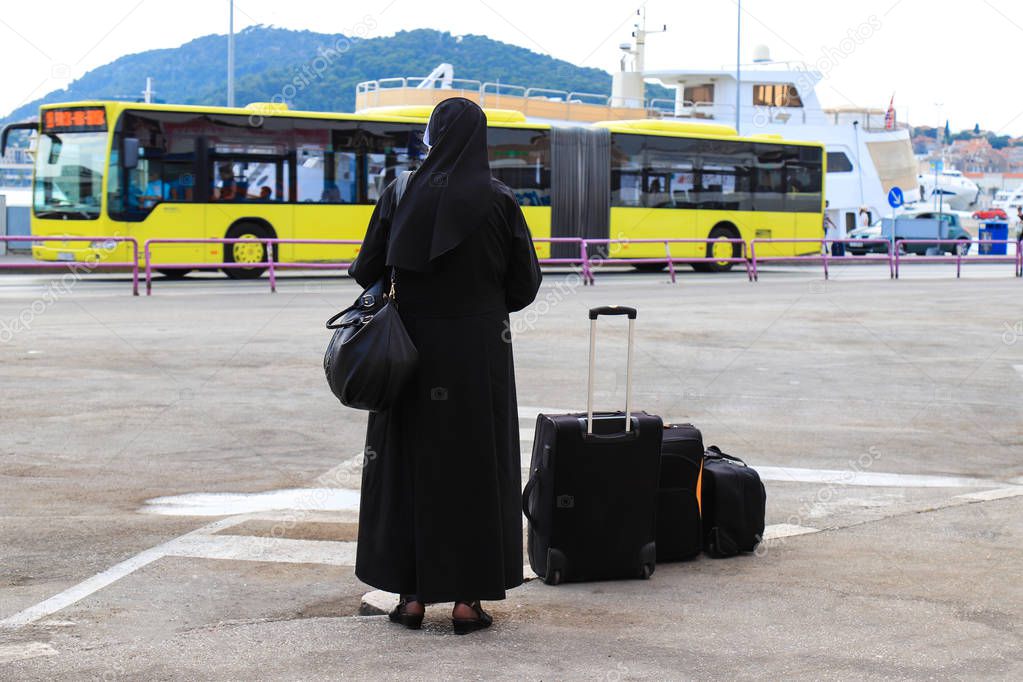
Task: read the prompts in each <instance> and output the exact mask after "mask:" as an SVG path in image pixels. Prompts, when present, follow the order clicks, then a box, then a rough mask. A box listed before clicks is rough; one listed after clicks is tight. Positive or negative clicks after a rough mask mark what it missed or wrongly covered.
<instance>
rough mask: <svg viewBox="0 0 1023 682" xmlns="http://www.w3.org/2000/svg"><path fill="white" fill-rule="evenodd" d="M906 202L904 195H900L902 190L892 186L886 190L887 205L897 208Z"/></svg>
mask: <svg viewBox="0 0 1023 682" xmlns="http://www.w3.org/2000/svg"><path fill="white" fill-rule="evenodd" d="M904 203H906V197H904V196H902V190H901V189H899V188H898V187H892V188H891V190H890V191H889V192H888V205H889V206H891V207H892V208H898V207H899V206H902V205H903V204H904Z"/></svg>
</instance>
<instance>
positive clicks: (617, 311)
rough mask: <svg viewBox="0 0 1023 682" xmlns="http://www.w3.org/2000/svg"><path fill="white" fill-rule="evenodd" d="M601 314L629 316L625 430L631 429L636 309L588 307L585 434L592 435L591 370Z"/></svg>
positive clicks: (594, 362)
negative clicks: (588, 329) (588, 348)
mask: <svg viewBox="0 0 1023 682" xmlns="http://www.w3.org/2000/svg"><path fill="white" fill-rule="evenodd" d="M601 315H627V316H628V317H629V355H628V360H627V361H626V365H625V417H626V419H625V432H626V433H628V432H629V431H631V430H632V418H631V417H632V346H633V336H634V330H635V328H636V309H635V308H630V307H628V306H624V305H604V306H598V307H596V308H590V372H589V378H588V380H587V385H586V435H587V436H592V435H593V371H594V367H595V366H596V364H597V318H598V317H600V316H601Z"/></svg>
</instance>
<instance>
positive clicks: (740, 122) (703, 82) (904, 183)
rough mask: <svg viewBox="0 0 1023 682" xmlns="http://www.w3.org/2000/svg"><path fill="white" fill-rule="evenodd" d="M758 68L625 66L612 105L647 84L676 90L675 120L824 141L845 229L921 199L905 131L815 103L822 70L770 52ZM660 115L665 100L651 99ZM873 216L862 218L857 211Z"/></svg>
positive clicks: (884, 120)
mask: <svg viewBox="0 0 1023 682" xmlns="http://www.w3.org/2000/svg"><path fill="white" fill-rule="evenodd" d="M642 34H643V31H642V30H641V29H639V28H638V27H637V30H636V32H635V33H634V43H633V45H632V46H631V47H630V49H626V45H624V44H623V45H622V50H623V51H625V52H626V54H627V55H632V56H633V59H632V62H633V64H636V63H638V64H639V65H640V66H641V65H642V49H643V44H642ZM754 55H755V60H754V63H753V64H749V65H741V66H740V68H739V73H738V80H737V78H736V76H737V74H736V69H735V67H734V66H730V67H727V68H724V67H722V68H720V69H703V70H700V69H667V70H665V69H652V70H642V69H640V70H639V73H640V74H641V76H642V79H640V78H639V77H638V76H637V70H635V69H629V68H628V64H627V62H628V60H627V59H623V60H622V70H621V71H620V72H619V73H616V74H614V81H613V85H612V102H613V103H621V102H626V101H628V100H630V99H634V98H635V97H636V95H637V94H638V93H639V91H640V88H641V87H642V82H643V81H655V82H658V83H661V84H662V85H665V86H667V87H670V88H674V89H675V98H674V101H672V102H671V103H670V104H671V108H670V111H668V112H667V113H668V114H669V115H671V116H674V117H678V118H687V119H694V120H707V121H709V122H711V121H712V122H715V123H728V124H731V125H732V126H734V127H735V128H736V129H737V130H738V131H739V133H740V134H742V135H757V134H764V133H767V134H777V135H781V136H782V137H784V138H788V139H794V140H813V141H819V142H823V143H824V144H825V147H826V150H827V171H828V172H827V187H826V192H827V199H828V203H829V208H828V214H829V216H830V217H831V219H832V220H833V221H834V222H835V224H844V226H845V227H846V228H847V229H848V230H852V229H854V228H855V227H856V226H857V225H860V224H862V223H863V222H867V220H868V219H869V222H873V220H875V219H876V218H877V217H879V216H881V215H886V214H887V213H888V212H889V211H890V210H891V209H890V208H889V207H888V192H889V190H891V189H892V188H893V187H899V188H900V189H901V190H902V191H903V195H904V197H905V201H906V202H907V203H911V202H914V201H918V200H919V199H920V190H919V183H918V182H917V177H916V176H917V162H916V159H915V157H914V156H913V147H912V144H911V142H910V134H909V128H908V126H907V125H905V124H902V123H898V122H897V121H896V120H895V115H894V111H892V112H891V113H890V117H889V115H886V114H888V112H887V110H885V109H868V108H859V107H852V106H846V107H839V108H832V109H825V108H824V107H823V106H822V105H821V103H820V100H819V99H818V97H817V91H816V85H817V83H819V82H820V80H821V78H822V76H821V74H820V72H818V71H815V70H813V69H810V68H808V67H807V66H806V65H804V64H799V63H791V62H775V61H772V60H771V57H770V54H769V52H768V50H767V48H766V47H763V46H758V47H757V48H756V49H755V50H754ZM651 104H653V105H654V108H655V109H663V108H664V107H665V104H664V103H663V102H658V101H652V102H651ZM862 208H865V209H866V210H867V212H868V213H869V216H868V217H867V218H864V217H863V216H861V215H860V209H862Z"/></svg>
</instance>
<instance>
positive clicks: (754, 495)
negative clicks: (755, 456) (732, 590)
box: [702, 445, 767, 557]
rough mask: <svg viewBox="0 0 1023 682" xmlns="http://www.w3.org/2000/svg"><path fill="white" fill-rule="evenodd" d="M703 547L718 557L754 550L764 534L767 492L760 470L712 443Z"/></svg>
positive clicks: (706, 473) (708, 456)
mask: <svg viewBox="0 0 1023 682" xmlns="http://www.w3.org/2000/svg"><path fill="white" fill-rule="evenodd" d="M702 496H703V548H704V549H705V550H706V551H707V554H710V555H711V556H715V557H730V556H735V555H736V554H741V553H742V552H752V551H753V550H755V549H756V548H757V545H758V544H760V541H761V540H762V539H763V538H764V515H765V511H766V507H767V493H766V492H765V491H764V484H763V482H762V481H761V480H760V474H758V473H757V472H756V470H755V469H753V467H751V466H749V465H748V464H746V462H744V461H742V460H741V459H739V458H738V457H733V456H732V455H726V454H725V453H723V452H721V450H720V449H719V448H717V447H716V446H714V445H712V446H710V447H709V448H708V449H707V453H706V457H705V459H704V463H703V490H702Z"/></svg>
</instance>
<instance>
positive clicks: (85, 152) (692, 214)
mask: <svg viewBox="0 0 1023 682" xmlns="http://www.w3.org/2000/svg"><path fill="white" fill-rule="evenodd" d="M429 113H430V107H422V106H419V107H394V108H389V109H387V110H378V111H367V112H362V113H359V114H337V113H316V112H299V111H289V110H288V109H287V108H286V107H283V106H280V105H260V104H254V105H250V106H249V107H246V108H233V109H232V108H225V107H197V106H178V105H162V104H142V103H129V102H101V101H96V102H76V103H69V104H59V105H48V106H44V107H42V109H41V110H40V120H39V122H38V125H37V127H36V132H37V135H38V137H37V141H36V144H35V152H34V153H35V168H34V174H33V176H34V177H33V207H32V208H33V211H32V233H33V234H34V235H38V236H66V237H68V240H67V241H66V242H52V241H50V242H40V243H38V244H36V245H34V246H33V255H34V256H35V258H37V259H39V260H50V261H53V260H68V261H95V260H97V259H99V260H109V261H127V260H130V258H131V254H130V252H129V251H128V248H129V247H128V246H127V245H123V244H122V245H117V246H114V245H113V244H111V243H106V242H102V241H99V243H96V242H95V241H93V242H92V243H90V242H87V241H84V240H77V241H76V240H75V239H74V237H76V236H77V237H86V236H88V237H97V238H102V237H109V236H127V237H134V238H136V239H137V240H138V242H139V244H140V246H141V245H142V244H144V242H145V241H146V240H148V239H165V238H178V239H196V238H238V239H246V238H279V239H337V240H361V239H362V237H363V235H364V233H365V229H366V225H367V223H368V221H369V217H370V214H371V213H372V210H373V206H374V204H375V203H376V201H377V199H378V198H379V196H380V194H381V192H382V191H383V189H384V188H385V187H386V186H387V184H388V183H389V182H390V181H391V180H393V179H394V178H395V177H396V176H397V175H398V174H399V173H400V172H401V171H403V170H406V169H413V168H415V167H416V166H418V164H419V163H420V161H421V160H422V158H423V156H424V154H425V153H426V149H425V147H424V146H423V143H422V133H423V129H424V127H425V124H426V121H427V119H428V117H429ZM487 118H488V138H489V146H490V163H491V170H492V172H493V174H494V176H495V177H497V178H499V179H500V180H502V181H503V182H505V183H506V184H507V185H508V186H509V187H511V188H512V189H513V190H514V192H515V194H516V196H517V197H518V199H519V203H520V205H521V206H522V209H523V213H524V214H525V216H526V219H527V222H528V223H529V227H530V229H531V230H532V232H533V236H534V238H537V239H538V240H541V241H538V243H537V251H538V253H539V255H540V256H541V257H548V256H562V257H575V256H577V255H578V253H579V249H578V247H577V246H573V245H571V244H554V245H551V244H548V243H545V242H543V241H542V239H544V238H548V237H585V238H590V239H599V238H604V239H607V238H611V239H616V240H623V241H624V242H625V243H623V244H621V245H620V246H619V247H617V248H615V247H612V248H611V249H610V254H611V257H612V258H614V257H618V258H644V257H659V256H663V255H664V246H663V245H659V244H642V243H633V244H630V243H627V242H628V240H629V239H664V238H669V237H670V238H699V239H706V238H712V239H716V238H721V239H728V238H732V239H739V238H741V239H745V240H748V239H751V238H753V237H775V238H796V237H805V238H819V237H820V236H821V233H822V232H821V220H822V215H821V214H822V211H823V178H824V166H823V148H822V146H821V145H817V144H807V143H795V142H783V141H781V140H778V139H773V138H767V137H763V138H739V137H738V136H737V135H736V134H735V131H734V130H732V129H729V128H727V127H724V126H714V125H700V124H685V123H679V122H671V121H615V122H608V123H598V124H595V125H592V126H584V127H559V126H551V125H549V124H543V123H535V122H528V121H526V119H525V117H524V116H523V115H522V114H521V113H519V112H514V111H507V110H488V111H487ZM21 125H22V126H23V124H21ZM4 139H5V140H6V132H5V133H4ZM552 226H554V227H553V229H552ZM772 246H773V250H772V251H771V252H770V254H771V255H793V254H796V253H799V252H800V251H801V250H802V251H804V252H807V251H815V250H816V249H814V248H809V247H807V245H805V244H803V245H795V244H786V245H772ZM799 246H802V247H803V248H802V249H800V248H798V247H799ZM811 246H812V245H811ZM740 249H741V245H738V244H736V245H732V244H729V243H721V244H717V245H703V244H695V245H692V244H691V245H682V244H676V245H674V246H672V249H671V250H672V254H673V255H674V256H676V257H698V256H702V255H704V254H706V255H708V256H709V255H713V256H715V257H727V256H731V255H733V254H734V255H735V256H738V255H739V254H740ZM152 252H153V263H154V266H155V267H156V268H157V269H158V270H159V266H160V264H165V265H166V264H171V263H203V264H217V263H235V264H241V263H251V264H252V267H249V268H238V267H232V268H228V269H225V270H224V271H225V273H227V274H228V276H231V277H236V278H244V277H258V276H259V275H260V274H261V273H262V272H263V270H264V268H263V267H262V265H261V264H262V263H264V262H265V260H266V253H265V249H264V247H263V245H262V244H260V243H258V242H254V243H253V244H244V243H243V244H218V243H201V244H198V243H193V244H155V245H154V246H153V249H152ZM357 253H358V246H357V245H324V244H287V243H282V244H280V245H279V246H278V247H277V248H276V253H275V259H276V260H278V261H280V262H286V263H287V262H299V263H303V262H330V261H344V260H351V259H352V258H353V257H354V256H355V255H356V254H357ZM764 253H765V254H766V253H767V251H764ZM140 257H141V253H140ZM701 266H702V267H704V268H705V269H727V268H728V267H730V264H726V263H716V262H715V263H705V264H701ZM184 273H185V271H183V270H172V269H168V270H166V271H165V274H167V275H170V276H179V275H183V274H184Z"/></svg>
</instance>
